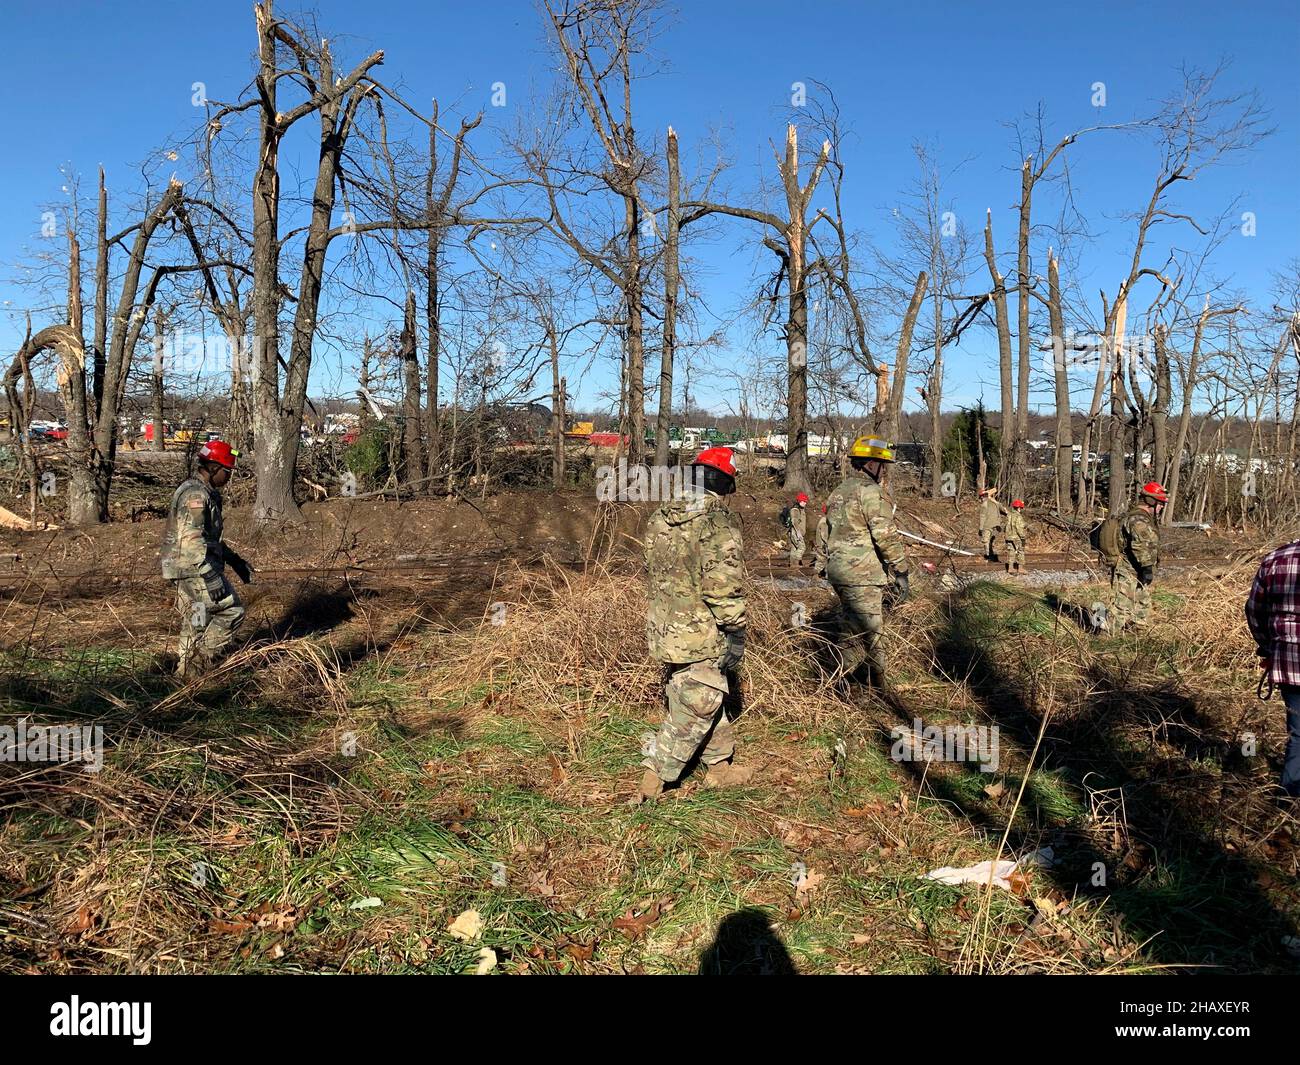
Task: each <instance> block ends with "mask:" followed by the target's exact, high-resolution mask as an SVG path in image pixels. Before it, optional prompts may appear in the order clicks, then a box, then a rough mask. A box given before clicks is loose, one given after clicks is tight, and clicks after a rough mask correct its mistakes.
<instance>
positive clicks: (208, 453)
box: [199, 440, 239, 470]
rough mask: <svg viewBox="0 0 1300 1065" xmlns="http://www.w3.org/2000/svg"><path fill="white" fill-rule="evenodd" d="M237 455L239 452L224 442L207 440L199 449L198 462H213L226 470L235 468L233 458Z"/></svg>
mask: <svg viewBox="0 0 1300 1065" xmlns="http://www.w3.org/2000/svg"><path fill="white" fill-rule="evenodd" d="M238 454H239V452H238V451H236V450H235V449H234V448H233V447H231V446H230V445H229V444H227V443H226V442H225V441H224V440H209V441H208V442H207V443H206V444H204V445H203V446H202V447H200V448H199V459H200V461H202V462H215V463H216V464H217V465H218V466H224V467H226V469H228V470H233V469H234V468H235V456H236V455H238Z"/></svg>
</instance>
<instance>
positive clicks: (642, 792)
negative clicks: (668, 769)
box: [633, 769, 664, 805]
mask: <svg viewBox="0 0 1300 1065" xmlns="http://www.w3.org/2000/svg"><path fill="white" fill-rule="evenodd" d="M663 793H664V782H663V780H662V779H660V777H659V774H658V773H656V772H655V771H654V770H653V769H647V770H646V771H645V773H644V774H642V776H641V785H640V787H638V788H637V791H636V798H635V799H634V800H633V802H635V803H636V804H638V805H639V804H641V803H643V802H650V801H652V800H654V799H657V798H659V796H660V795H662V794H663Z"/></svg>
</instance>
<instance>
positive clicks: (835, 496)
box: [826, 436, 908, 686]
mask: <svg viewBox="0 0 1300 1065" xmlns="http://www.w3.org/2000/svg"><path fill="white" fill-rule="evenodd" d="M893 461H894V453H893V451H892V450H891V449H890V447H889V445H888V444H886V443H885V442H884V441H883V440H875V439H868V438H867V437H865V436H864V437H859V438H858V439H857V440H855V441H854V443H853V447H852V448H850V449H849V464H850V465H851V466H852V468H853V472H852V473H850V474H849V476H848V477H846V478H845V479H844V481H843V483H841V484H840V486H839V487H838V488H836V489H835V491H834V492H832V493H831V496H830V499H829V500H827V502H826V524H827V549H828V558H827V562H826V576H827V578H828V579H829V580H830V582H831V585H832V587H834V589H835V593H836V594H837V595H838V596H839V597H840V603H841V605H842V607H843V616H844V620H845V626H846V628H847V629H848V633H849V638H848V640H847V641H846V646H845V648H844V651H845V656H844V657H845V660H846V661H847V660H848V659H849V657H850V656H849V654H848V651H849V649H850V645H852V644H857V643H860V644H861V645H862V647H863V650H864V654H865V657H864V659H863V661H862V662H861V663H860V664H859V665H858V666H857V667H856V669H855V670H854V679H856V680H863V681H868V682H871V683H874V684H876V685H878V686H879V685H883V684H884V683H885V650H884V646H883V644H882V641H881V631H882V629H883V628H884V601H883V600H884V588H885V585H886V584H887V583H888V576H887V571H888V574H891V575H892V576H893V578H894V582H895V585H896V587H897V593H898V594H897V602H900V603H901V602H902V601H903V600H905V599H906V598H907V594H908V577H907V556H906V555H905V554H904V553H903V542H902V540H901V538H900V537H899V535H898V529H897V528H896V527H895V525H894V518H893V511H892V508H891V507H890V505H889V503H888V502H886V500H885V498H884V495H883V493H882V492H881V489H880V476H881V473H882V472H883V471H884V467H885V464H886V463H889V462H893ZM864 672H865V676H864V675H863V674H864Z"/></svg>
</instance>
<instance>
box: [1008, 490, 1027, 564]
mask: <svg viewBox="0 0 1300 1065" xmlns="http://www.w3.org/2000/svg"><path fill="white" fill-rule="evenodd" d="M1024 509H1025V504H1024V500H1021V499H1013V500H1012V501H1011V509H1010V510H1009V511H1007V516H1006V519H1005V521H1006V526H1005V527H1004V529H1003V530H1002V535H1003V536H1004V537H1006V544H1007V558H1006V562H1007V572H1008V573H1020V572H1022V570H1021V568H1020V567H1021V566H1023V565H1024V564H1025V535H1026V532H1027V530H1026V529H1025V516H1024V514H1023V513H1021V512H1022V511H1023V510H1024Z"/></svg>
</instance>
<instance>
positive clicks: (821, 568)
mask: <svg viewBox="0 0 1300 1065" xmlns="http://www.w3.org/2000/svg"><path fill="white" fill-rule="evenodd" d="M829 553H830V552H829V550H828V549H827V545H826V504H825V503H823V504H822V516H821V517H820V518H818V519H817V531H816V532H815V533H813V572H814V573H815V574H817V576H819V577H825V576H826V556H827V555H828V554H829Z"/></svg>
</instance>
